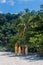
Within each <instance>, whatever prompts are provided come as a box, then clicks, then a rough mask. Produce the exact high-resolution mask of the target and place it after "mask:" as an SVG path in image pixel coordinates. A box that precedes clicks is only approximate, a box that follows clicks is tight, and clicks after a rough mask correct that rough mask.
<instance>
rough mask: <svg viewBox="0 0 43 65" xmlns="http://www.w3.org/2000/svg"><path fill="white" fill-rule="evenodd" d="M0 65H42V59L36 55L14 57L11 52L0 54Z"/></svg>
mask: <svg viewBox="0 0 43 65" xmlns="http://www.w3.org/2000/svg"><path fill="white" fill-rule="evenodd" d="M0 65H43V58H40V57H36V55H35V54H34V55H29V56H15V55H14V54H13V53H11V52H0Z"/></svg>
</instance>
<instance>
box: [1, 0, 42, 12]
mask: <svg viewBox="0 0 43 65" xmlns="http://www.w3.org/2000/svg"><path fill="white" fill-rule="evenodd" d="M41 4H43V0H0V13H8V12H10V13H18V12H20V11H24V9H26V8H28V9H29V10H30V11H32V10H36V11H37V10H39V9H40V5H41Z"/></svg>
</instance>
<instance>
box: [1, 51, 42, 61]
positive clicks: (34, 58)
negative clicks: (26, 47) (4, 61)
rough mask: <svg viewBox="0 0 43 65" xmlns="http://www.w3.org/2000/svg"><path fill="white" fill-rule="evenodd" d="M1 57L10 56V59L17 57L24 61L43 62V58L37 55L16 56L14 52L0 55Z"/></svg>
mask: <svg viewBox="0 0 43 65" xmlns="http://www.w3.org/2000/svg"><path fill="white" fill-rule="evenodd" d="M0 56H8V57H11V58H12V57H13V58H14V57H17V58H20V59H23V60H30V61H38V60H43V57H39V56H37V54H36V53H31V54H28V55H15V54H14V53H13V52H5V53H2V54H0Z"/></svg>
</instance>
